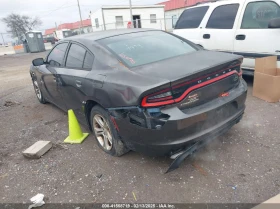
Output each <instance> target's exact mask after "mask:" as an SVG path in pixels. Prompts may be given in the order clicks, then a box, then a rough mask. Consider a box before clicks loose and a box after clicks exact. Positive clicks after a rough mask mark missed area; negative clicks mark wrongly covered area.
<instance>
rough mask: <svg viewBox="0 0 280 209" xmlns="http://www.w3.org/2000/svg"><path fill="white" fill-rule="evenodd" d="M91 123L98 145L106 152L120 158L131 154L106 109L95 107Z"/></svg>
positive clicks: (92, 111)
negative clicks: (128, 153)
mask: <svg viewBox="0 0 280 209" xmlns="http://www.w3.org/2000/svg"><path fill="white" fill-rule="evenodd" d="M90 122H91V126H92V130H93V134H94V137H95V139H96V141H97V144H98V146H99V147H100V148H101V149H102V150H103V151H104V152H106V153H107V154H109V155H112V156H118V157H119V156H122V155H123V154H125V153H127V152H129V149H127V148H126V146H125V145H124V144H123V143H122V141H121V140H120V138H119V136H118V133H117V130H116V128H115V126H114V125H113V123H112V121H111V119H110V114H109V113H108V112H107V111H106V110H105V109H103V108H102V107H100V106H99V105H96V106H94V107H93V108H92V109H91V113H90Z"/></svg>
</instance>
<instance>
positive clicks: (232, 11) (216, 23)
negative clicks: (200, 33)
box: [206, 4, 239, 29]
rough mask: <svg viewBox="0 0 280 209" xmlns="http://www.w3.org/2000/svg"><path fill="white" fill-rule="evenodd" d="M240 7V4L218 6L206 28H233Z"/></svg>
mask: <svg viewBox="0 0 280 209" xmlns="http://www.w3.org/2000/svg"><path fill="white" fill-rule="evenodd" d="M238 8H239V4H228V5H222V6H218V7H217V8H216V9H214V11H213V12H212V14H211V16H210V18H209V20H208V23H207V25H206V28H215V29H232V28H233V25H234V21H235V18H236V14H237V11H238Z"/></svg>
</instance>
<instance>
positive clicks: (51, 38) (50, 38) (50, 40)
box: [44, 37, 57, 44]
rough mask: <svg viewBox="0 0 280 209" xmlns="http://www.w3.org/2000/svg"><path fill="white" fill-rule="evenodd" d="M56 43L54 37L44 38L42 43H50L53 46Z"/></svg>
mask: <svg viewBox="0 0 280 209" xmlns="http://www.w3.org/2000/svg"><path fill="white" fill-rule="evenodd" d="M56 41H57V39H55V38H54V37H46V38H44V43H48V42H50V43H51V44H55V42H56Z"/></svg>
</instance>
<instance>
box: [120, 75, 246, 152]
mask: <svg viewBox="0 0 280 209" xmlns="http://www.w3.org/2000/svg"><path fill="white" fill-rule="evenodd" d="M246 95H247V85H246V83H245V81H243V80H242V82H240V84H239V86H238V87H237V88H235V89H234V90H231V91H229V96H228V97H223V98H217V99H215V100H213V101H211V102H208V103H206V104H204V105H200V106H198V107H194V108H190V109H187V110H180V109H179V108H178V107H177V106H171V107H165V108H162V109H161V110H160V111H161V113H163V114H164V115H168V116H169V118H168V120H166V121H165V123H164V125H162V127H161V128H160V130H157V129H152V128H145V127H141V126H140V125H136V124H133V123H132V122H131V120H129V114H130V113H129V112H128V113H127V114H126V117H116V124H117V127H118V129H119V135H120V137H121V139H122V141H123V142H124V143H125V144H126V146H127V147H128V148H129V149H131V150H134V151H137V152H141V153H144V154H147V155H151V156H164V155H167V156H171V155H173V154H175V153H178V152H180V151H182V150H185V149H186V148H187V147H188V146H190V145H192V144H193V143H195V142H197V141H199V140H204V139H209V138H215V137H217V136H219V135H221V134H223V133H224V132H225V131H227V130H229V129H230V128H231V127H232V126H233V125H234V124H236V123H238V122H239V121H240V120H241V118H242V115H243V113H244V110H245V100H246Z"/></svg>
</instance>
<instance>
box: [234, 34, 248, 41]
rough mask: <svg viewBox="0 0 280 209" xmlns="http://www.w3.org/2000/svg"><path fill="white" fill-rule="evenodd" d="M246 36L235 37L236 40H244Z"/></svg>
mask: <svg viewBox="0 0 280 209" xmlns="http://www.w3.org/2000/svg"><path fill="white" fill-rule="evenodd" d="M245 38H246V36H245V35H237V36H236V37H235V39H236V40H245Z"/></svg>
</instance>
